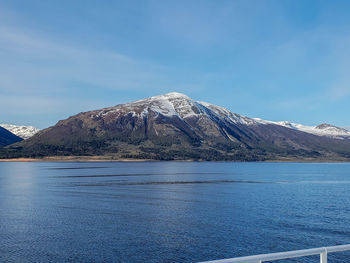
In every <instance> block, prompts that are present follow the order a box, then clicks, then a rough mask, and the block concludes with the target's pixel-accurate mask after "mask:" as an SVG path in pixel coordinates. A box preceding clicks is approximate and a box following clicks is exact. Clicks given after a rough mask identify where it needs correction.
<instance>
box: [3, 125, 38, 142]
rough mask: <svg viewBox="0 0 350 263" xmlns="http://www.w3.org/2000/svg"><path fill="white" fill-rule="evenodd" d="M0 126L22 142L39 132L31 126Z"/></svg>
mask: <svg viewBox="0 0 350 263" xmlns="http://www.w3.org/2000/svg"><path fill="white" fill-rule="evenodd" d="M0 126H1V127H3V128H5V129H6V130H8V131H10V132H12V133H13V134H15V135H17V136H18V137H21V138H22V139H24V140H25V139H28V138H30V137H32V136H33V135H34V134H36V133H37V132H38V131H39V129H38V128H35V127H33V126H18V125H13V124H0Z"/></svg>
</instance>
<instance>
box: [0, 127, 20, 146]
mask: <svg viewBox="0 0 350 263" xmlns="http://www.w3.org/2000/svg"><path fill="white" fill-rule="evenodd" d="M20 141H22V139H21V138H20V137H18V136H16V135H15V134H13V133H11V132H10V131H8V130H6V129H4V128H2V127H0V147H3V146H6V145H10V144H13V143H16V142H20Z"/></svg>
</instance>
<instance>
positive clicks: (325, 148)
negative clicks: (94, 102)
mask: <svg viewBox="0 0 350 263" xmlns="http://www.w3.org/2000/svg"><path fill="white" fill-rule="evenodd" d="M67 155H70V156H71V155H73V156H108V157H109V158H114V159H121V158H137V159H156V160H240V161H261V160H346V161H347V160H350V132H349V131H347V130H345V129H343V128H339V127H335V126H332V125H329V124H321V125H318V126H316V127H310V126H303V125H300V124H295V123H289V122H272V121H265V120H261V119H254V118H248V117H245V116H242V115H239V114H237V113H233V112H231V111H229V110H228V109H225V108H223V107H219V106H215V105H212V104H210V103H206V102H200V101H195V100H193V99H191V98H189V97H188V96H186V95H184V94H180V93H176V92H172V93H168V94H165V95H160V96H155V97H151V98H147V99H143V100H139V101H135V102H131V103H126V104H120V105H117V106H113V107H108V108H104V109H99V110H93V111H89V112H82V113H79V114H77V115H74V116H72V117H69V118H68V119H66V120H62V121H59V122H58V123H57V124H56V125H55V126H52V127H49V128H47V129H44V130H41V131H39V132H37V133H36V134H35V135H34V136H33V137H31V138H29V139H27V140H24V141H22V142H19V143H16V144H13V145H11V146H9V147H7V148H6V154H5V155H4V156H5V157H43V156H67Z"/></svg>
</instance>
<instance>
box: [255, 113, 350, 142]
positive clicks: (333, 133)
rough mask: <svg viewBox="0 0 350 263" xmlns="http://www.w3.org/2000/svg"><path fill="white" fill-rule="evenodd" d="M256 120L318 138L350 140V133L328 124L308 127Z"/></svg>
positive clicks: (284, 122)
mask: <svg viewBox="0 0 350 263" xmlns="http://www.w3.org/2000/svg"><path fill="white" fill-rule="evenodd" d="M254 120H256V121H257V122H259V123H261V124H276V125H281V126H283V127H286V128H290V129H294V130H298V131H302V132H307V133H311V134H315V135H318V136H326V137H332V138H336V139H350V132H349V131H348V130H346V129H344V128H340V127H337V126H334V125H331V124H327V123H323V124H320V125H318V126H306V125H302V124H298V123H293V122H289V121H266V120H262V119H259V118H254Z"/></svg>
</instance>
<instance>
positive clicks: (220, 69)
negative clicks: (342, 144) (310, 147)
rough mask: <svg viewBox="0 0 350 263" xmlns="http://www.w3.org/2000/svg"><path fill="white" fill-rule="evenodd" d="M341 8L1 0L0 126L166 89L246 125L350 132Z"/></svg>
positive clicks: (346, 29)
mask: <svg viewBox="0 0 350 263" xmlns="http://www.w3.org/2000/svg"><path fill="white" fill-rule="evenodd" d="M349 12H350V1H336V0H335V1H322V0H319V1H312V0H307V1H305V0H290V1H289V0H283V1H281V0H276V1H270V0H256V1H250V0H242V1H238V0H231V1H221V0H218V1H213V0H212V1H205V0H201V1H163V0H162V1H87V0H74V1H70V0H69V1H68V0H67V1H66V0H59V1H58V0H57V1H55V0H50V1H41V0H40V1H35V0H26V1H22V0H21V1H17V0H8V1H6V0H0V122H4V123H13V124H25V125H34V126H37V127H39V128H45V127H48V126H50V125H53V124H55V123H56V122H57V121H58V120H60V119H65V118H67V117H68V116H71V115H74V114H76V113H78V112H81V111H87V110H92V109H97V108H102V107H107V106H112V105H116V104H119V103H125V102H129V101H133V100H137V99H141V98H144V97H148V96H153V95H158V94H163V93H167V92H171V91H177V92H182V93H185V94H187V95H189V96H190V97H192V98H194V99H197V100H202V101H208V102H211V103H214V104H217V105H220V106H224V107H226V108H228V109H230V110H232V111H234V112H237V113H240V114H244V115H247V116H249V117H259V118H262V119H268V120H274V121H279V120H289V121H293V122H298V123H303V124H308V125H317V124H319V123H322V122H327V123H332V124H335V125H338V126H350V119H349V113H350V103H349V102H350V16H349V15H348V14H349Z"/></svg>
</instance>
